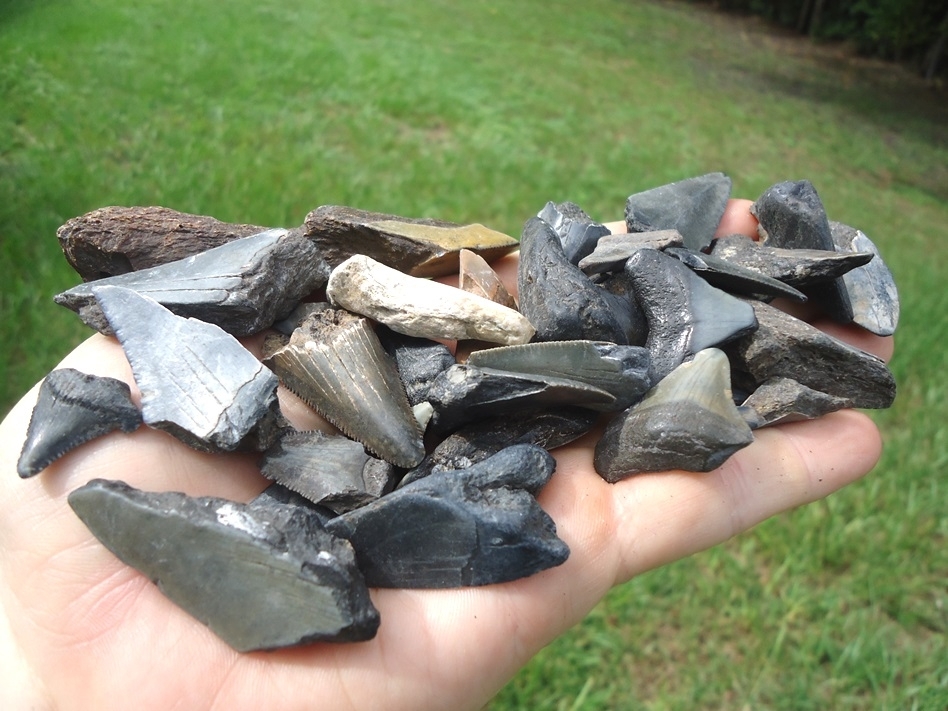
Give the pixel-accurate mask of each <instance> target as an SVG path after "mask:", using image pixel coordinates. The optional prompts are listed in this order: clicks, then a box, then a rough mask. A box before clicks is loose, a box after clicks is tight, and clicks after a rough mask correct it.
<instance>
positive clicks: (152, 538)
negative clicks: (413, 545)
mask: <svg viewBox="0 0 948 711" xmlns="http://www.w3.org/2000/svg"><path fill="white" fill-rule="evenodd" d="M69 504H70V506H72V508H73V510H74V511H75V512H76V514H77V515H78V516H79V518H80V519H82V521H83V523H85V525H86V526H87V527H88V528H89V530H90V531H91V532H92V533H93V534H94V535H95V537H96V538H98V539H99V540H100V541H101V542H102V543H103V544H104V545H105V547H106V548H108V549H109V550H110V551H112V553H114V554H115V555H116V557H118V558H119V559H120V560H122V562H124V563H126V564H127V565H130V566H132V567H133V568H135V569H136V570H138V571H140V572H141V573H143V574H144V575H146V576H147V577H148V578H149V579H151V580H152V581H153V582H155V583H156V584H157V585H158V588H159V589H160V590H161V591H162V592H163V593H164V594H165V595H166V596H167V597H168V598H169V599H170V600H172V601H173V602H174V603H175V604H177V605H178V606H179V607H181V608H182V609H183V610H185V611H186V612H187V613H188V614H190V615H192V616H193V617H195V618H196V619H198V620H200V621H201V622H202V623H204V624H206V625H207V626H208V627H210V628H211V629H212V630H213V631H214V632H215V633H216V634H217V635H218V636H219V637H220V638H221V639H223V640H224V641H225V642H226V643H227V644H229V645H230V646H231V647H233V648H234V649H236V650H237V651H240V652H249V651H252V650H259V649H277V648H282V647H288V646H294V645H299V644H306V643H309V642H315V641H331V642H354V641H361V640H366V639H371V638H372V637H373V636H374V635H375V632H376V630H377V629H378V625H379V615H378V611H377V610H376V609H375V608H374V607H373V605H372V602H371V600H370V599H369V593H368V589H367V588H366V586H365V583H364V582H363V579H362V576H361V574H360V573H359V571H358V569H357V567H356V564H355V555H354V554H353V551H352V548H351V546H350V544H349V543H348V542H347V541H345V540H342V539H340V538H338V537H336V536H333V535H331V534H329V533H328V532H327V531H325V530H324V529H323V528H322V526H321V525H320V524H319V521H318V518H317V517H315V516H310V515H305V514H303V513H301V512H300V509H299V508H298V507H293V508H292V511H290V512H287V513H286V515H283V516H279V519H280V520H279V527H277V526H276V525H274V522H273V521H272V520H271V519H270V518H268V517H267V516H266V513H267V511H268V510H269V512H270V516H274V515H275V514H276V509H277V508H278V506H277V505H271V506H270V508H269V509H265V508H263V507H256V508H254V507H251V506H247V505H243V504H238V503H234V502H232V501H226V500H224V499H216V498H210V497H202V498H192V497H189V496H186V495H185V494H181V493H177V492H169V493H148V492H143V491H139V490H137V489H134V488H132V487H130V486H128V485H127V484H124V483H123V482H114V481H105V480H102V479H95V480H93V481H91V482H89V483H88V484H86V485H85V486H83V487H82V488H80V489H77V490H76V491H73V492H72V493H71V494H70V495H69Z"/></svg>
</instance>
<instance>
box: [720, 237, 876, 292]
mask: <svg viewBox="0 0 948 711" xmlns="http://www.w3.org/2000/svg"><path fill="white" fill-rule="evenodd" d="M830 224H831V226H832V223H830ZM711 254H712V255H713V256H715V257H718V258H720V259H726V260H727V261H729V262H732V263H734V264H738V265H740V266H742V267H745V268H747V269H753V270H754V271H757V272H760V273H761V274H764V275H765V276H769V277H771V278H772V279H778V280H780V281H782V282H783V283H784V284H787V285H789V286H794V287H801V288H802V287H805V286H811V285H813V284H820V283H825V282H829V281H833V280H834V279H836V278H837V277H840V276H842V275H843V274H845V273H846V272H848V271H850V270H852V269H855V268H856V267H861V266H862V265H863V264H866V263H867V262H869V260H871V259H872V258H873V255H872V254H871V253H869V252H853V253H851V254H849V253H844V252H831V251H829V250H823V249H781V248H780V247H768V246H767V245H764V244H760V243H758V242H755V241H754V240H752V239H751V238H750V237H748V236H746V235H738V234H735V235H727V236H725V237H722V238H720V239H717V240H715V242H714V249H713V250H712V251H711Z"/></svg>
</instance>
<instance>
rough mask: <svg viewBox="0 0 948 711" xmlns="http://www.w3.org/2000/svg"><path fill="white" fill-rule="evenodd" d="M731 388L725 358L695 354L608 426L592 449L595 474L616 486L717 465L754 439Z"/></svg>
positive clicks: (717, 352)
mask: <svg viewBox="0 0 948 711" xmlns="http://www.w3.org/2000/svg"><path fill="white" fill-rule="evenodd" d="M730 386H731V383H730V376H729V365H728V359H727V356H725V355H724V353H723V352H722V351H720V350H718V349H717V348H708V349H705V350H703V351H700V352H699V353H697V354H696V355H695V357H694V359H693V360H691V361H689V362H687V363H682V364H681V365H679V366H678V367H677V368H675V370H673V371H672V372H671V373H669V374H668V375H667V376H666V377H665V378H664V379H663V380H662V381H661V382H660V383H658V385H656V386H655V387H654V388H653V389H652V390H650V391H649V393H648V394H647V395H646V396H645V397H644V398H643V399H642V401H641V402H639V403H638V404H637V405H633V406H632V407H631V408H629V409H628V410H626V411H625V412H624V413H622V414H621V415H620V416H618V417H616V418H615V419H614V420H613V421H612V422H611V423H610V424H609V426H608V427H607V428H606V431H605V433H604V434H603V436H602V439H600V440H599V443H598V444H597V445H596V455H595V466H596V471H597V472H599V474H600V476H602V478H603V479H605V480H606V481H609V482H617V481H620V480H621V479H624V478H626V477H629V476H632V475H633V474H639V473H642V472H657V471H665V470H667V469H684V470H686V471H693V472H707V471H711V470H712V469H715V468H717V467H719V466H721V464H723V463H724V462H725V461H726V460H727V459H728V457H730V456H731V455H732V454H733V453H734V452H736V451H737V450H739V449H741V448H743V447H746V446H747V445H748V444H750V443H751V442H752V441H753V439H754V435H753V433H752V432H751V429H750V427H748V426H747V423H746V422H745V421H744V418H743V417H742V415H741V413H740V412H739V411H738V409H737V406H736V405H734V402H733V401H732V399H731V388H730Z"/></svg>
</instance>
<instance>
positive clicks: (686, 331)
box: [625, 249, 757, 383]
mask: <svg viewBox="0 0 948 711" xmlns="http://www.w3.org/2000/svg"><path fill="white" fill-rule="evenodd" d="M625 271H626V274H628V275H629V276H630V277H631V279H632V287H633V290H634V291H635V297H636V300H637V301H638V303H639V305H640V306H641V307H642V310H643V311H644V312H645V317H646V319H647V320H648V328H649V331H648V339H647V340H646V343H645V345H646V347H647V348H648V350H649V352H650V353H651V358H652V370H651V375H652V382H653V383H657V382H658V381H659V380H661V379H662V378H663V377H665V376H666V375H667V374H668V373H670V372H671V371H672V370H674V369H675V368H676V367H678V365H679V364H681V363H682V362H683V361H684V360H685V359H686V358H687V357H688V356H691V355H694V354H695V353H697V352H698V351H701V350H704V349H705V348H709V347H711V346H716V345H719V344H721V343H725V342H727V341H729V340H732V339H734V338H737V337H738V336H741V335H743V334H745V333H748V332H750V331H753V330H754V328H756V326H757V320H756V318H755V317H754V310H753V309H752V308H751V307H750V306H749V305H748V304H747V303H746V302H744V301H741V300H740V299H738V298H737V297H734V296H731V295H730V294H727V293H725V292H723V291H721V290H720V289H717V288H715V287H713V286H711V285H710V284H708V283H707V282H706V281H704V280H703V279H702V278H701V277H699V276H697V275H696V274H695V273H694V272H692V271H691V270H690V269H689V268H688V267H686V266H685V265H684V264H682V263H681V262H680V261H678V260H677V259H674V258H673V257H668V256H666V255H665V254H663V253H662V252H659V251H657V250H654V249H642V250H639V251H638V252H636V253H635V254H634V255H632V257H630V258H629V261H628V262H626V265H625Z"/></svg>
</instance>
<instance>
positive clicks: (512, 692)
mask: <svg viewBox="0 0 948 711" xmlns="http://www.w3.org/2000/svg"><path fill="white" fill-rule="evenodd" d="M712 170H723V171H725V172H727V173H728V174H729V175H731V177H732V178H733V179H734V183H735V193H736V194H738V195H742V196H747V197H755V196H756V195H758V194H759V193H760V192H761V191H763V189H764V188H766V187H767V186H768V185H770V184H772V183H774V182H777V181H779V180H784V179H790V178H802V177H806V178H809V179H810V180H812V181H813V183H814V184H815V185H816V187H817V189H818V190H819V191H820V194H821V196H822V198H823V200H824V203H825V204H826V206H827V210H828V212H829V214H830V216H831V217H832V218H833V219H838V220H841V221H843V222H847V223H850V224H853V225H855V226H858V227H861V228H862V229H864V230H865V231H866V232H868V233H869V235H870V236H871V237H872V238H873V239H874V240H875V241H876V243H877V244H878V245H879V246H880V248H881V249H882V250H883V253H884V254H885V256H886V259H887V261H888V263H889V264H890V266H891V268H892V270H893V272H894V273H895V275H896V279H897V281H898V283H899V285H900V289H901V295H902V307H903V321H902V326H901V328H900V332H899V336H898V339H897V340H898V343H899V348H898V352H897V355H896V359H895V360H894V362H893V365H892V367H893V370H894V372H895V374H896V377H897V379H898V382H899V387H900V393H899V396H898V400H897V402H896V405H895V407H894V408H892V409H891V410H889V411H886V412H883V413H879V414H878V415H877V418H876V419H877V421H878V422H879V424H880V426H881V427H882V429H883V433H884V437H885V440H886V450H885V454H884V458H883V461H882V463H881V464H880V465H879V467H878V468H877V469H876V471H875V472H874V473H873V474H872V475H871V476H870V477H869V478H867V479H866V480H865V481H864V482H861V483H860V484H858V485H855V486H852V487H850V488H848V489H847V490H845V491H843V492H840V493H839V494H837V495H835V496H833V497H831V498H830V499H829V500H827V501H823V502H820V503H818V504H815V505H812V506H809V507H806V508H804V509H801V510H798V511H794V512H792V513H789V514H787V515H784V516H781V517H778V518H776V519H773V520H771V521H769V522H767V523H765V524H764V525H762V526H760V527H758V528H757V529H755V531H754V532H752V533H750V534H748V535H744V536H741V537H739V538H738V539H736V540H734V541H731V542H729V543H728V544H725V545H723V546H719V547H718V548H716V549H714V550H712V551H709V552H707V553H705V554H702V555H698V556H695V557H693V558H690V559H688V560H685V561H682V562H680V563H678V564H676V565H673V566H669V567H667V568H664V569H662V570H659V571H655V572H653V573H650V574H648V575H644V576H642V577H640V578H638V579H636V580H634V581H632V582H631V583H629V584H628V585H625V586H623V587H622V588H620V589H617V590H615V591H613V593H612V594H611V595H610V596H609V597H608V598H607V600H606V601H605V602H604V603H603V604H602V605H601V606H600V607H598V608H597V609H596V610H595V612H594V613H593V614H592V615H590V617H589V618H588V619H587V621H586V622H585V623H584V624H583V625H581V626H580V627H578V628H577V629H575V630H574V631H572V632H571V633H569V634H568V635H566V636H565V637H563V638H561V639H560V640H558V641H557V642H556V643H554V644H553V645H551V646H550V647H548V648H547V649H546V650H544V652H543V653H542V654H541V655H540V656H539V657H538V658H537V659H536V660H535V661H534V662H533V663H532V664H530V665H529V666H528V667H527V668H526V669H525V670H523V672H521V674H520V675H519V676H517V678H516V679H514V680H513V682H511V684H510V685H508V687H507V688H506V689H504V691H503V692H502V693H501V694H500V695H499V696H498V698H497V699H496V700H495V701H494V702H493V704H492V705H491V708H492V709H494V710H496V711H499V710H501V709H515V708H530V709H557V710H559V709H564V710H566V709H600V708H644V709H694V708H701V709H742V708H748V709H758V708H768V709H771V708H772V709H788V710H791V709H792V710H794V711H796V710H798V709H828V708H840V709H850V708H853V709H942V708H944V707H945V706H946V705H948V642H946V640H948V637H946V635H948V591H946V582H948V545H946V544H948V515H946V514H948V504H946V501H948V490H946V484H945V483H944V478H943V472H944V471H945V467H946V465H948V441H946V440H948V436H946V435H945V428H944V427H942V426H941V423H942V422H944V421H946V415H948V407H946V405H945V402H946V400H948V387H946V382H948V379H946V378H945V377H944V372H945V365H946V357H945V355H944V353H945V350H944V344H945V343H946V342H948V318H946V314H948V290H946V289H945V284H944V268H945V267H944V265H945V264H948V243H946V241H945V239H944V236H945V225H946V224H948V207H946V203H948V108H946V102H945V101H944V95H943V94H935V93H932V92H928V93H926V92H925V91H922V90H919V88H918V86H917V84H916V83H915V82H914V81H913V79H912V78H911V77H909V76H907V75H903V74H901V73H899V72H898V71H897V70H895V69H892V68H887V67H884V66H882V65H877V64H873V63H853V62H850V61H848V60H847V59H846V58H845V56H843V55H841V54H839V53H835V52H834V51H833V50H831V49H830V50H826V49H825V48H820V47H813V46H811V45H809V44H807V43H805V42H804V43H798V42H796V43H790V42H788V41H787V40H786V38H783V37H780V36H772V35H769V34H765V33H762V32H760V26H759V25H758V24H756V23H754V22H750V23H748V22H745V21H743V20H740V19H737V18H729V17H725V16H719V15H715V14H713V13H708V12H706V11H704V10H695V9H693V8H689V7H687V6H684V5H680V4H675V3H658V2H654V3H650V2H640V3H630V2H618V1H617V0H612V1H610V0H590V1H589V2H586V3H582V5H580V4H579V3H568V2H564V1H559V2H539V1H538V0H524V1H523V2H518V3H499V2H473V1H472V2H467V3H451V2H445V1H441V2H438V1H434V2H427V3H416V2H412V3H397V4H396V3H385V2H379V1H376V2H351V3H342V2H338V3H328V2H324V3H314V2H308V1H305V0H281V1H280V2H267V1H266V0H255V2H249V1H247V0H232V1H231V2H227V3H217V2H210V1H209V0H203V1H202V0H198V1H196V2H192V3H172V2H169V1H168V0H152V1H151V2H147V3H145V2H141V1H140V0H125V2H117V1H116V0H83V2H77V1H75V0H48V1H47V2H27V1H26V0H12V1H11V0H0V263H2V265H3V272H2V273H3V282H2V284H0V323H2V329H3V330H2V336H3V341H2V342H3V346H2V347H0V383H2V385H0V387H2V388H3V390H2V392H0V412H5V411H6V410H7V409H8V408H9V407H10V406H11V405H12V403H13V402H14V400H15V398H16V397H18V396H19V395H20V394H21V393H22V392H23V391H24V390H25V389H26V388H27V387H29V386H30V385H31V384H32V383H33V382H35V381H36V380H37V379H39V378H40V377H42V376H43V375H44V374H45V372H47V371H48V370H49V369H50V368H51V367H53V366H54V365H55V364H56V362H57V361H58V360H59V359H60V358H61V357H62V356H63V355H64V354H65V353H66V352H67V351H68V350H69V348H70V347H71V346H72V345H73V344H75V343H77V342H78V341H79V340H81V339H82V338H83V337H85V335H86V330H85V329H84V327H82V326H81V325H80V324H79V322H78V319H76V318H75V316H74V315H73V314H72V313H71V312H68V311H66V310H64V309H60V308H59V307H56V306H55V305H54V304H53V303H52V301H51V297H52V295H53V294H54V293H56V292H58V291H61V290H63V289H66V288H68V287H69V286H71V285H72V284H74V283H75V281H76V277H75V275H74V274H73V273H72V272H71V270H70V268H69V267H68V266H67V265H66V264H65V261H64V260H63V259H62V257H61V254H60V253H59V248H58V245H57V243H56V239H55V231H56V228H57V227H58V226H59V225H60V224H61V223H63V222H65V221H66V220H67V219H68V218H70V217H72V216H75V215H78V214H81V213H84V212H86V211H89V210H92V209H95V208H97V207H101V206H103V205H112V204H119V205H133V204H137V205H148V204H161V205H166V206H169V207H174V208H176V209H179V210H183V211H186V212H196V213H201V214H210V215H214V216H215V217H218V218H220V219H224V220H230V221H235V222H249V223H255V224H261V225H282V226H294V225H297V224H300V223H301V222H302V220H303V217H304V216H305V214H306V213H307V212H308V211H309V210H310V209H312V208H313V207H316V206H317V205H320V204H329V203H335V204H348V205H354V206H357V207H361V208H366V209H372V210H380V211H389V212H395V213H400V214H405V215H414V216H418V215H428V216H432V217H440V218H444V219H449V220H455V221H466V220H476V221H480V222H484V223H485V224H488V225H490V226H492V227H494V228H496V229H500V230H503V231H506V232H508V233H510V234H514V235H516V234H518V233H519V229H520V226H521V224H522V223H523V221H524V220H525V219H526V218H527V217H528V216H529V215H530V214H531V213H535V212H536V211H537V210H538V209H539V208H540V207H542V205H543V204H544V203H545V202H546V201H547V200H549V199H553V200H566V199H569V200H573V201H575V202H578V203H579V204H580V205H582V206H583V207H584V208H585V209H586V210H587V211H588V212H590V214H592V215H593V216H595V217H597V218H599V219H603V220H605V219H615V218H620V217H621V214H622V209H623V206H624V200H625V197H626V196H627V195H628V194H629V193H631V192H634V191H636V190H639V189H643V188H647V187H651V186H653V185H657V184H661V183H663V182H667V181H670V180H675V179H679V178H683V177H687V176H690V175H695V174H699V173H704V172H708V171H712Z"/></svg>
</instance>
